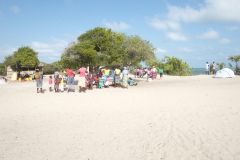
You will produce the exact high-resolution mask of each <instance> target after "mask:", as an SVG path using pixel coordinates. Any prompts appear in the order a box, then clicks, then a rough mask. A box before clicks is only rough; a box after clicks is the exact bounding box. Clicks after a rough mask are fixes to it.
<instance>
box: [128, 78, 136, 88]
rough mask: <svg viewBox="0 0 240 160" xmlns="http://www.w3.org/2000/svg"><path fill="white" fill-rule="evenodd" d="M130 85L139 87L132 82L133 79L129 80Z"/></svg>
mask: <svg viewBox="0 0 240 160" xmlns="http://www.w3.org/2000/svg"><path fill="white" fill-rule="evenodd" d="M129 83H130V84H129V85H130V86H136V85H137V83H135V82H134V81H133V80H132V78H131V77H130V78H129Z"/></svg>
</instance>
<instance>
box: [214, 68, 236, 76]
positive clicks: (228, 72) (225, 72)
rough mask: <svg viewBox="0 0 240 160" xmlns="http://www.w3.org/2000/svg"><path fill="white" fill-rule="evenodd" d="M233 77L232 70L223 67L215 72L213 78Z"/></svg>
mask: <svg viewBox="0 0 240 160" xmlns="http://www.w3.org/2000/svg"><path fill="white" fill-rule="evenodd" d="M233 77H235V75H234V72H233V71H232V70H231V69H229V68H223V69H222V70H219V71H217V72H216V75H215V77H214V78H233Z"/></svg>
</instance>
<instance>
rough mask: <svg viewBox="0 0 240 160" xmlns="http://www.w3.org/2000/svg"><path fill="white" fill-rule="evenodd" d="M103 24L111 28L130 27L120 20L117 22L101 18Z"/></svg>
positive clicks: (123, 28)
mask: <svg viewBox="0 0 240 160" xmlns="http://www.w3.org/2000/svg"><path fill="white" fill-rule="evenodd" d="M103 24H104V25H105V26H106V27H107V28H111V29H112V30H118V31H120V30H127V29H129V28H131V26H130V25H128V24H126V23H124V22H120V23H119V24H118V23H117V22H113V23H110V22H107V21H106V20H103Z"/></svg>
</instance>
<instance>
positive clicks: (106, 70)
mask: <svg viewBox="0 0 240 160" xmlns="http://www.w3.org/2000/svg"><path fill="white" fill-rule="evenodd" d="M103 72H104V79H103V83H105V82H106V79H107V76H109V72H110V69H108V67H106V69H104V70H103Z"/></svg>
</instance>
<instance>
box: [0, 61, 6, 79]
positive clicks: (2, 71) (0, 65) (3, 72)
mask: <svg viewBox="0 0 240 160" xmlns="http://www.w3.org/2000/svg"><path fill="white" fill-rule="evenodd" d="M0 75H1V76H6V70H5V65H4V64H3V63H0Z"/></svg>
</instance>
